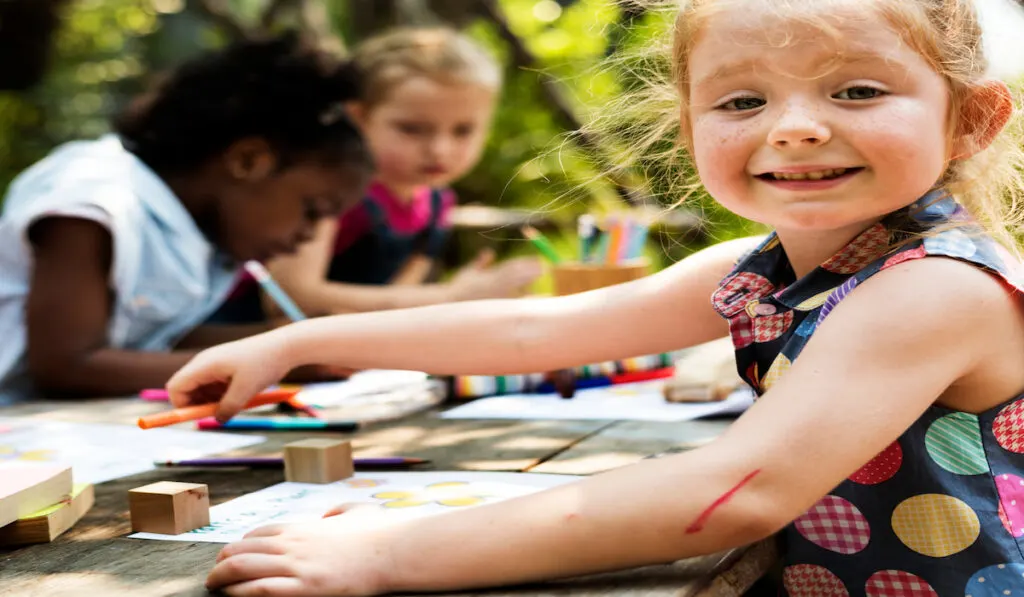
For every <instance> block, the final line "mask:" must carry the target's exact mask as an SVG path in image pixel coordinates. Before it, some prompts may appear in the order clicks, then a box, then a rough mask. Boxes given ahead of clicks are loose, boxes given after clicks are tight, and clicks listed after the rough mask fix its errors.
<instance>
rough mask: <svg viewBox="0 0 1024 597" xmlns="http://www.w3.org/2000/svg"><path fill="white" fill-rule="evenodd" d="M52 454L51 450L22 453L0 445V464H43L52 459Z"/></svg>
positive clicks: (12, 447)
mask: <svg viewBox="0 0 1024 597" xmlns="http://www.w3.org/2000/svg"><path fill="white" fill-rule="evenodd" d="M53 453H54V452H53V450H26V451H24V452H23V451H20V450H18V449H17V448H16V447H14V446H3V445H0V462H2V461H4V460H27V461H30V462H45V461H49V460H52V459H53Z"/></svg>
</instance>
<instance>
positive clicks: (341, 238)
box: [334, 203, 370, 255]
mask: <svg viewBox="0 0 1024 597" xmlns="http://www.w3.org/2000/svg"><path fill="white" fill-rule="evenodd" d="M369 229H370V216H369V215H368V214H367V213H366V208H365V207H363V204H362V203H359V204H358V205H356V206H355V207H353V208H352V209H350V210H348V211H346V212H345V213H343V214H341V216H339V217H338V233H337V235H336V236H335V238H334V254H335V255H338V254H340V253H344V252H345V250H346V249H348V248H349V247H351V246H352V245H353V244H354V243H355V242H356V241H357V240H359V237H361V236H363V235H364V234H366V232H367V230H369Z"/></svg>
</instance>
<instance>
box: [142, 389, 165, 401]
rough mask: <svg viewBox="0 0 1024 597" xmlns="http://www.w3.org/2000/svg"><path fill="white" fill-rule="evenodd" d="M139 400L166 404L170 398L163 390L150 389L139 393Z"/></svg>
mask: <svg viewBox="0 0 1024 597" xmlns="http://www.w3.org/2000/svg"><path fill="white" fill-rule="evenodd" d="M139 398H142V399H143V400H150V401H153V402H167V401H168V400H170V399H171V396H170V394H168V393H167V390H165V389H163V388H150V389H148V390H142V391H141V392H139Z"/></svg>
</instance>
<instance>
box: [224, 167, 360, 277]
mask: <svg viewBox="0 0 1024 597" xmlns="http://www.w3.org/2000/svg"><path fill="white" fill-rule="evenodd" d="M245 162H246V165H247V169H244V170H241V169H238V168H231V169H232V170H234V171H235V175H234V176H233V177H232V181H231V182H230V183H229V184H226V185H225V186H224V187H223V188H222V191H221V192H220V193H219V200H218V202H217V204H216V207H215V209H216V213H215V214H211V215H212V218H210V219H211V220H213V222H211V223H210V227H212V228H213V229H214V230H215V231H216V232H215V235H216V241H215V242H217V244H219V245H220V246H221V248H222V249H223V250H224V251H226V252H227V253H228V254H229V255H231V256H232V257H234V258H235V259H237V260H239V261H245V260H248V259H256V260H260V261H264V260H267V259H269V258H271V257H274V256H277V255H282V254H289V253H293V252H295V250H296V249H297V248H298V246H299V245H300V244H302V243H304V242H306V241H308V240H310V239H311V238H312V237H313V231H314V226H315V224H316V223H317V222H318V221H320V220H321V219H322V218H327V217H334V216H337V215H338V214H339V213H341V212H342V211H344V210H345V209H348V208H349V207H351V206H353V205H355V204H356V203H357V202H358V201H359V199H360V197H362V194H363V190H364V188H365V186H366V184H367V183H368V182H369V177H370V173H369V171H368V169H367V168H366V167H365V166H363V165H352V164H348V165H346V164H328V163H324V162H322V161H321V160H319V159H316V158H315V157H310V158H305V159H302V160H301V161H298V162H296V163H293V164H289V165H288V166H286V167H285V168H283V169H278V168H277V163H276V159H275V157H274V156H273V154H272V153H261V154H258V155H256V156H255V157H252V158H245Z"/></svg>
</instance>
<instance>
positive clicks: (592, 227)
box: [577, 214, 650, 265]
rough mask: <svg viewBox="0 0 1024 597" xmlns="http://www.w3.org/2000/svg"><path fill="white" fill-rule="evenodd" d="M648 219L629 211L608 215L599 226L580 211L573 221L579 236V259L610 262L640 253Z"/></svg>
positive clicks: (611, 263)
mask: <svg viewBox="0 0 1024 597" xmlns="http://www.w3.org/2000/svg"><path fill="white" fill-rule="evenodd" d="M649 230H650V223H645V222H641V221H640V219H639V218H636V217H634V216H631V215H629V214H625V215H620V216H608V217H607V218H605V220H604V223H603V226H599V225H598V224H597V219H596V218H595V217H594V216H592V215H590V214H584V215H582V216H580V217H579V220H578V221H577V231H578V234H579V237H580V263H593V264H604V265H614V264H618V263H625V262H629V261H632V260H635V259H639V258H640V257H642V256H643V251H644V245H645V244H646V243H647V235H648V232H649Z"/></svg>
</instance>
